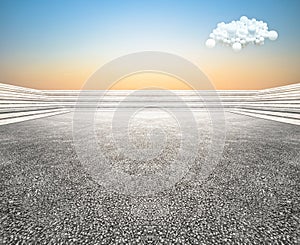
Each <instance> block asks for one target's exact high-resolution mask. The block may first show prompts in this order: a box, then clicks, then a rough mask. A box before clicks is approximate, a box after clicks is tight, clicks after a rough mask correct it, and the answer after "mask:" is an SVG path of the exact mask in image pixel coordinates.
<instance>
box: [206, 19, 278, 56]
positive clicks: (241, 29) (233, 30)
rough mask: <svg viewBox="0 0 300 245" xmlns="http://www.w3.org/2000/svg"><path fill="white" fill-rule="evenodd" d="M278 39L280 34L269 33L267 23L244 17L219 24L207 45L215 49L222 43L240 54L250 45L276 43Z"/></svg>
mask: <svg viewBox="0 0 300 245" xmlns="http://www.w3.org/2000/svg"><path fill="white" fill-rule="evenodd" d="M277 38H278V33H277V32H276V31H273V30H272V31H269V30H268V25H267V23H265V22H263V21H258V20H256V19H248V17H246V16H242V17H241V18H240V20H236V21H235V20H234V21H231V22H230V23H224V22H220V23H218V25H217V28H216V29H214V30H213V31H212V33H211V34H210V35H209V39H208V40H207V41H206V43H205V44H206V46H207V47H208V48H213V47H215V45H216V44H217V43H220V44H223V45H225V46H231V47H232V49H233V50H234V51H237V52H238V51H240V50H242V49H243V48H245V47H246V46H247V45H249V44H254V45H263V44H264V42H265V40H266V39H270V40H272V41H275V40H276V39H277Z"/></svg>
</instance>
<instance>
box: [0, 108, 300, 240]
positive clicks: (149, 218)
mask: <svg viewBox="0 0 300 245" xmlns="http://www.w3.org/2000/svg"><path fill="white" fill-rule="evenodd" d="M200 121H201V120H200ZM226 121H227V126H226V127H227V137H226V144H225V149H224V153H223V156H222V159H221V161H220V163H219V164H218V166H217V167H216V168H215V170H214V171H213V172H212V173H211V174H210V176H209V177H208V178H207V179H206V180H205V181H204V182H203V183H202V184H201V185H194V183H193V181H182V182H180V183H178V184H177V185H175V186H174V187H173V188H171V189H169V190H166V191H164V192H161V193H159V194H157V195H152V196H146V197H136V196H126V195H122V194H118V193H115V192H112V191H108V190H107V189H105V188H103V187H102V186H101V185H99V184H98V183H97V182H96V181H95V180H94V179H93V178H92V177H91V175H90V174H89V172H87V171H86V169H85V168H84V166H83V165H82V164H81V163H80V162H79V160H78V157H77V155H76V152H75V149H74V145H73V141H72V127H71V126H72V114H71V113H69V114H64V115H58V116H53V117H49V118H43V119H38V120H33V121H27V122H22V123H16V124H10V125H5V126H1V127H0V137H1V144H0V243H1V244H262V243H264V244H297V243H298V244H299V242H300V238H299V234H300V227H299V225H300V210H299V209H300V182H299V180H300V165H299V163H300V153H299V149H300V128H299V127H298V126H294V125H289V124H283V123H278V122H273V121H267V120H262V119H256V118H251V117H247V116H242V115H234V114H230V113H227V114H226ZM103 125H104V126H103ZM105 125H106V124H105V123H104V124H102V128H101V129H100V130H99V134H100V135H101V132H102V133H103V132H104V131H105ZM140 127H141V126H140ZM199 127H201V130H202V132H203V135H202V136H203V139H205V138H206V137H207V135H206V134H205V132H207V130H206V126H205V125H202V126H201V123H200V124H199ZM101 130H102V131H101ZM201 130H200V131H201ZM104 138H105V137H104ZM170 142H171V143H169V144H170V145H168V146H170V147H171V148H170V147H169V148H168V149H170V150H169V151H168V152H169V153H168V154H166V157H169V156H170V154H171V155H172V152H173V151H172V150H174V149H175V148H176V144H175V143H172V141H170ZM146 143H147V142H146ZM146 143H145V142H144V143H143V144H146ZM172 144H174V147H173V148H174V149H173V148H172ZM202 144H203V148H201V147H200V148H199V157H201V154H204V153H203V152H205V145H206V141H205V140H204V141H203V143H202ZM109 145H110V144H107V145H106V147H107V152H108V157H110V158H111V159H113V160H112V161H115V163H114V164H118V163H119V162H122V161H120V159H119V158H114V157H113V154H111V152H113V150H112V151H111V152H110V150H109V149H110V148H109ZM174 151H175V150H174ZM156 167H157V166H156ZM159 167H160V166H159ZM125 168H126V169H127V170H128V172H130V171H132V169H135V170H134V171H144V170H145V168H147V166H146V167H145V165H142V166H139V164H137V165H136V166H135V167H134V168H132V166H126V164H125ZM153 171H155V169H154V170H153Z"/></svg>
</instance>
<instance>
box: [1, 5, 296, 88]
mask: <svg viewBox="0 0 300 245" xmlns="http://www.w3.org/2000/svg"><path fill="white" fill-rule="evenodd" d="M299 10H300V1H299V0H251V1H243V0H239V1H238V0H226V1H222V0H219V1H216V0H207V1H204V0H195V1H191V0H190V1H189V0H187V1H183V0H178V1H176V0H172V1H171V0H168V1H167V0H149V1H146V0H132V1H129V0H118V1H117V0H109V1H108V0H107V1H83V0H82V1H77V0H72V1H58V0H44V1H40V0H36V1H32V0H26V1H23V0H20V1H16V0H1V1H0V35H1V36H0V81H2V82H4V83H9V84H15V85H20V86H26V87H31V88H37V89H80V88H81V87H82V85H83V84H84V82H85V81H86V79H88V77H89V76H90V75H91V74H92V73H93V72H94V71H95V70H96V69H97V68H99V67H100V66H101V65H103V64H105V63H106V62H108V61H110V60H112V59H114V58H117V57H119V56H121V55H125V54H129V53H132V52H138V51H145V50H155V51H164V52H170V53H174V54H177V55H180V56H182V57H184V58H186V59H188V60H190V61H192V62H193V63H195V64H196V65H197V66H199V68H200V69H201V70H202V71H203V72H204V73H205V74H206V75H207V76H208V77H209V78H210V79H211V81H212V82H213V84H214V86H215V87H216V88H217V89H261V88H268V87H274V86H279V85H286V84H291V83H296V82H300V69H299V64H300V33H299V23H300V15H299ZM242 15H246V16H248V17H249V18H256V19H258V20H263V21H265V22H267V23H268V25H269V29H275V30H277V31H278V32H279V38H278V40H277V41H276V42H270V41H267V42H266V44H265V45H264V46H261V47H250V46H249V47H247V48H245V49H244V50H243V51H242V52H240V53H234V52H233V51H232V50H231V49H230V48H224V47H217V48H215V49H207V48H206V47H205V41H206V39H207V38H208V35H209V34H210V32H211V31H212V29H213V28H215V26H216V24H217V23H218V22H221V21H225V22H229V21H231V20H237V19H239V18H240V16H242ZM151 79H161V80H160V82H161V83H165V86H166V87H167V88H171V89H180V88H182V89H184V88H185V86H183V85H182V86H181V85H180V82H175V81H174V83H172V82H170V81H171V80H170V79H169V81H168V82H167V80H168V79H167V80H165V79H164V78H163V76H152V77H151V76H150V77H149V76H147V74H145V76H144V77H143V76H137V77H135V79H131V80H134V82H131V81H130V79H129V80H127V82H124V81H123V82H122V85H121V84H120V85H119V86H116V88H117V89H135V88H137V84H138V83H139V85H138V86H140V85H141V84H143V85H145V84H146V85H151V81H153V80H151ZM155 83H157V80H156V81H155ZM172 84H173V85H172Z"/></svg>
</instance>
